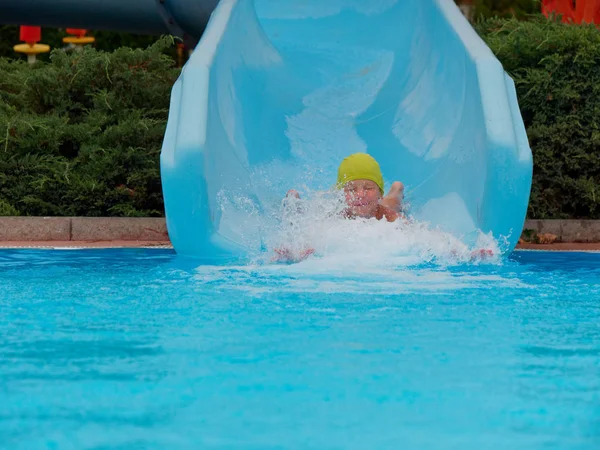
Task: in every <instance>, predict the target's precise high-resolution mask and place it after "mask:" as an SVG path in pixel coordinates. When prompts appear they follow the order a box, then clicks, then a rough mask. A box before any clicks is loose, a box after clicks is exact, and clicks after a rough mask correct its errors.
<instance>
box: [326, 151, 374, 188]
mask: <svg viewBox="0 0 600 450" xmlns="http://www.w3.org/2000/svg"><path fill="white" fill-rule="evenodd" d="M354 180H371V181H373V182H374V183H376V184H377V186H379V190H380V191H381V194H382V195H383V187H384V185H383V175H382V174H381V169H380V168H379V163H378V162H377V161H375V158H373V157H372V156H371V155H368V154H367V153H354V154H353V155H350V156H348V157H347V158H345V159H344V160H343V161H342V163H341V164H340V167H339V169H338V177H337V185H338V187H339V188H341V187H342V186H343V185H344V184H346V183H348V182H349V181H354Z"/></svg>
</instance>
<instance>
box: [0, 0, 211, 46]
mask: <svg viewBox="0 0 600 450" xmlns="http://www.w3.org/2000/svg"><path fill="white" fill-rule="evenodd" d="M217 3H218V0H79V1H77V0H0V23H3V24H13V25H38V26H46V27H61V28H66V27H69V28H85V29H88V30H112V31H123V32H129V33H137V34H156V35H158V34H173V35H176V36H179V37H181V38H187V39H189V40H191V41H197V40H198V39H199V38H200V36H202V32H203V31H204V27H205V25H206V23H207V22H208V19H209V17H210V14H211V13H212V11H213V9H214V8H215V7H216V5H217Z"/></svg>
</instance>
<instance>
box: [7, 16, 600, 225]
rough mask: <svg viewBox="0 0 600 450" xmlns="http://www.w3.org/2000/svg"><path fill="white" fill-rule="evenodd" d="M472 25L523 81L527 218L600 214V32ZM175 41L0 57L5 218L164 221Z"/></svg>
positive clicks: (544, 25)
mask: <svg viewBox="0 0 600 450" xmlns="http://www.w3.org/2000/svg"><path fill="white" fill-rule="evenodd" d="M476 29H477V30H478V32H479V33H480V35H481V36H482V37H483V39H484V40H485V41H486V42H487V44H488V45H489V46H490V48H491V49H492V50H493V52H494V53H495V54H496V55H497V56H498V58H499V59H500V61H501V62H502V63H503V65H504V68H505V69H506V70H507V71H508V72H509V73H510V75H511V76H512V77H513V79H514V80H515V83H516V86H517V93H518V97H519V102H520V107H521V112H522V115H523V118H524V121H525V125H526V128H527V133H528V137H529V140H530V144H531V147H532V150H533V156H534V176H533V186H532V192H531V200H530V206H529V211H528V216H529V217H530V218H536V219H547V218H553V219H558V218H574V219H598V218H600V206H599V201H600V199H599V196H600V192H598V186H599V185H600V184H599V182H600V148H599V147H598V144H600V96H599V94H600V31H598V29H597V28H596V27H594V26H580V25H565V24H562V23H560V22H555V21H551V20H547V19H545V18H544V17H543V16H541V15H538V16H534V17H532V18H531V20H529V21H523V22H521V21H517V20H516V19H498V18H494V19H486V20H482V21H480V22H479V23H477V25H476ZM172 46H173V41H172V40H171V39H170V38H163V39H161V40H159V41H158V42H157V43H155V44H153V45H152V46H150V47H148V48H146V49H130V48H121V49H118V50H116V51H114V52H103V51H98V50H95V49H93V48H86V49H85V51H83V52H82V53H80V54H73V53H66V52H64V51H61V50H55V51H54V52H53V53H52V55H51V60H50V62H49V63H44V62H40V63H37V64H36V65H34V66H29V65H27V64H26V63H24V62H22V61H18V62H14V61H13V62H9V61H8V60H6V59H0V215H14V214H21V215H55V216H70V215H82V216H159V215H162V214H164V206H163V200H162V194H161V185H160V172H159V153H160V147H161V143H162V138H163V133H164V129H165V125H166V120H167V115H168V106H169V95H170V89H171V86H172V84H173V82H174V81H175V79H176V77H177V76H178V74H179V71H178V69H177V68H175V67H174V61H173V60H172V58H170V57H167V56H165V51H166V50H168V49H169V48H171V47H172Z"/></svg>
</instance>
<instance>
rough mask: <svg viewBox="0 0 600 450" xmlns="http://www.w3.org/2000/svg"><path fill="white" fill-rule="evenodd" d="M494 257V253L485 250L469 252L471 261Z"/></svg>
mask: <svg viewBox="0 0 600 450" xmlns="http://www.w3.org/2000/svg"><path fill="white" fill-rule="evenodd" d="M493 256H494V252H493V251H492V250H490V249H487V248H480V249H477V250H473V251H472V252H471V261H476V260H484V259H489V258H492V257H493Z"/></svg>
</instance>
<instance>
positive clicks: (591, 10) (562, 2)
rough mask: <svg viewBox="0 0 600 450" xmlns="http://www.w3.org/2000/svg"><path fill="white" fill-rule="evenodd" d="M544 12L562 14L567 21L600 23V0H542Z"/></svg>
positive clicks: (545, 13) (547, 14) (546, 13)
mask: <svg viewBox="0 0 600 450" xmlns="http://www.w3.org/2000/svg"><path fill="white" fill-rule="evenodd" d="M542 13H543V14H544V15H545V16H546V17H548V16H549V15H550V14H552V13H554V14H559V15H562V21H563V22H565V23H566V22H573V23H600V0H575V1H574V0H542Z"/></svg>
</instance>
